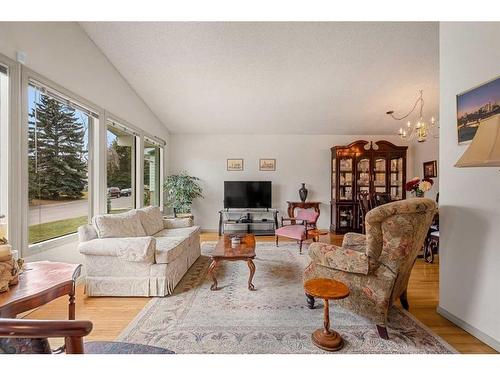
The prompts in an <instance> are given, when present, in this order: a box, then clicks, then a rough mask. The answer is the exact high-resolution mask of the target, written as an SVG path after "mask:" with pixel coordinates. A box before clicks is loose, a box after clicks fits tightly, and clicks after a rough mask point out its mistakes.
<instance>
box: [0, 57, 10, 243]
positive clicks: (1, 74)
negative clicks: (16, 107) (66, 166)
mask: <svg viewBox="0 0 500 375" xmlns="http://www.w3.org/2000/svg"><path fill="white" fill-rule="evenodd" d="M7 72H8V70H7V67H5V66H3V65H1V64H0V238H2V237H7V233H6V228H5V227H4V226H2V225H1V222H2V219H1V216H2V215H7V200H8V194H7V192H8V182H7V177H8V168H9V163H8V154H7V153H8V146H9V142H8V140H9V131H8V129H9V126H8V122H9V116H8V113H9V78H8V76H7Z"/></svg>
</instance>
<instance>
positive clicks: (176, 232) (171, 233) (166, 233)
mask: <svg viewBox="0 0 500 375" xmlns="http://www.w3.org/2000/svg"><path fill="white" fill-rule="evenodd" d="M199 230H200V227H198V226H194V227H187V228H175V229H163V230H162V231H160V232H158V233H156V234H155V235H154V236H155V237H156V238H158V237H184V238H187V237H189V236H191V235H192V234H193V233H196V232H197V231H199Z"/></svg>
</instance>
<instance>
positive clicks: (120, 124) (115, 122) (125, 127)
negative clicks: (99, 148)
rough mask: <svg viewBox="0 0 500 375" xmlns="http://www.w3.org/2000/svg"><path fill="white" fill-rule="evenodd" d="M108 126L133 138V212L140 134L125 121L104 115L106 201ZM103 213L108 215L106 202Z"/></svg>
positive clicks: (106, 183) (106, 185)
mask: <svg viewBox="0 0 500 375" xmlns="http://www.w3.org/2000/svg"><path fill="white" fill-rule="evenodd" d="M109 125H111V126H112V127H115V128H118V130H122V131H124V132H125V133H129V134H130V135H131V136H133V137H134V146H133V148H132V155H131V162H132V166H131V167H132V176H131V177H132V180H131V181H132V183H131V184H132V186H131V188H132V208H131V210H134V209H136V208H138V207H137V196H138V190H139V187H138V184H137V182H138V181H139V180H138V178H137V169H138V166H137V154H138V153H139V152H138V151H137V150H138V148H139V145H140V142H139V139H140V137H141V134H140V133H139V132H138V131H137V130H136V129H135V127H134V126H133V125H131V124H129V123H128V122H126V121H123V120H121V119H118V117H116V116H113V115H109V114H107V115H106V121H105V127H106V153H105V155H104V160H105V163H106V168H105V169H104V176H105V179H104V186H105V188H106V199H107V196H108V192H107V189H108V168H107V166H108V157H107V156H108V153H107V150H108V139H107V137H108V127H109ZM105 213H108V214H109V212H107V202H106V211H105Z"/></svg>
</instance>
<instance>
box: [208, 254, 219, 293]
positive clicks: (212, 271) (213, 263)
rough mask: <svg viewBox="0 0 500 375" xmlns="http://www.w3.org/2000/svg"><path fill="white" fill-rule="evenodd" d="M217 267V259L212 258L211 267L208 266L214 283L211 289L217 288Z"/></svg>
mask: <svg viewBox="0 0 500 375" xmlns="http://www.w3.org/2000/svg"><path fill="white" fill-rule="evenodd" d="M216 267H217V261H216V260H212V263H211V264H210V267H208V275H209V276H210V277H211V278H212V280H213V281H214V283H213V284H212V286H211V287H210V290H217V279H216V278H215V269H216Z"/></svg>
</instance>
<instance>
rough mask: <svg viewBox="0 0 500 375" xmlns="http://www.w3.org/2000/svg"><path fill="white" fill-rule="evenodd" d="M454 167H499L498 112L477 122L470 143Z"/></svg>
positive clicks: (499, 128)
mask: <svg viewBox="0 0 500 375" xmlns="http://www.w3.org/2000/svg"><path fill="white" fill-rule="evenodd" d="M455 167H459V168H462V167H500V114H497V115H495V116H492V117H490V118H488V119H486V120H484V121H481V122H480V123H479V126H478V128H477V132H476V135H475V136H474V138H473V139H472V143H471V144H470V145H469V147H468V148H467V150H465V152H464V154H463V155H462V157H461V158H460V159H459V160H458V161H457V162H456V164H455Z"/></svg>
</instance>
